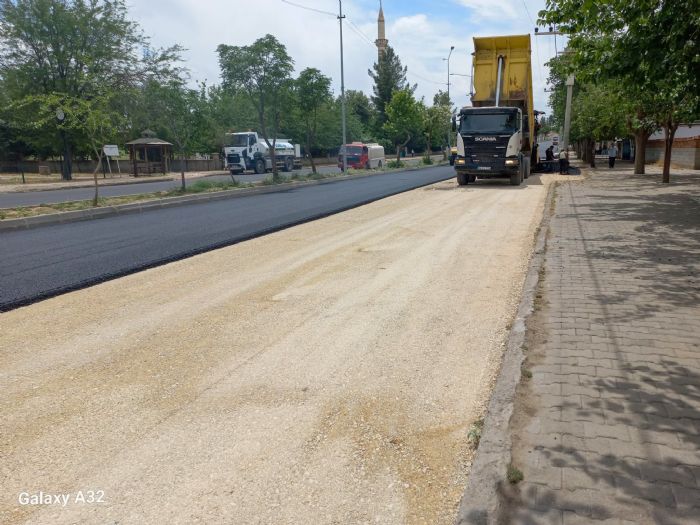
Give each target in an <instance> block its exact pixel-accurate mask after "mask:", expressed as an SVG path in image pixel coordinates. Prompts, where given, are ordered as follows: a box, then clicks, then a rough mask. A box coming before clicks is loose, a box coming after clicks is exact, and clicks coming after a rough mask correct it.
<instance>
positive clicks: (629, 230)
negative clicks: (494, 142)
mask: <svg viewBox="0 0 700 525" xmlns="http://www.w3.org/2000/svg"><path fill="white" fill-rule="evenodd" d="M659 186H660V185H659V184H657V183H655V182H651V181H648V180H646V179H644V178H642V177H638V176H631V177H624V178H620V176H619V174H616V173H610V174H604V175H597V176H596V177H595V178H594V179H593V180H592V181H590V182H589V183H587V184H586V185H584V187H579V188H577V189H576V190H574V189H573V187H572V186H570V185H567V186H564V187H562V190H561V191H560V195H559V203H558V204H559V205H558V206H557V213H556V215H555V217H554V218H553V220H552V228H553V233H552V239H551V241H550V244H549V247H548V254H547V262H546V277H545V280H544V284H543V289H544V291H545V294H546V296H547V297H548V298H550V299H551V304H550V305H549V306H545V309H544V310H543V314H544V317H545V318H548V319H550V320H552V319H553V320H554V321H553V322H552V323H550V325H549V326H548V328H547V329H546V335H545V340H544V342H543V343H542V344H541V345H539V346H538V347H536V348H532V349H530V357H529V358H528V359H529V360H531V364H532V371H533V381H532V385H530V386H528V387H524V389H521V390H522V392H523V395H525V396H530V399H531V400H532V403H533V404H534V406H535V407H536V408H535V410H534V411H533V412H534V414H533V416H532V417H530V418H528V421H529V425H530V427H528V428H530V429H532V430H531V433H529V434H527V435H526V436H525V437H524V438H523V439H522V440H521V442H520V444H517V445H516V449H517V450H514V456H515V457H518V458H519V459H520V460H521V461H523V462H524V463H525V465H524V468H523V471H524V474H525V482H524V483H522V484H521V487H519V489H516V490H511V494H510V496H509V497H510V498H511V500H512V503H511V505H508V510H507V511H506V515H505V516H504V517H503V520H502V521H503V522H504V523H568V521H567V519H568V518H567V516H568V517H569V518H572V522H574V521H575V520H573V518H576V519H578V521H575V522H576V523H589V522H594V521H596V520H612V521H611V523H612V522H614V523H622V522H624V523H664V524H673V525H676V524H678V525H680V524H686V523H696V524H697V523H700V280H699V279H700V278H699V277H698V275H699V270H700V198H699V197H700V176H692V175H691V176H688V177H687V178H685V179H684V180H683V181H682V182H679V183H677V184H676V185H675V186H674V187H672V188H669V187H668V186H665V187H664V188H663V189H662V190H661V191H660V190H659ZM559 309H560V310H561V311H558V310H559ZM560 334H562V335H560ZM567 336H568V337H567ZM557 367H559V368H557ZM557 370H558V373H556V371H557ZM553 371H554V373H553ZM544 396H547V401H548V402H547V405H546V406H545V404H543V399H544ZM516 410H517V409H516ZM548 429H549V431H547V430H548ZM506 492H507V491H506Z"/></svg>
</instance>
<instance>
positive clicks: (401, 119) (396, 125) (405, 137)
mask: <svg viewBox="0 0 700 525" xmlns="http://www.w3.org/2000/svg"><path fill="white" fill-rule="evenodd" d="M421 106H422V104H421V103H420V102H418V101H416V99H415V98H414V97H413V93H412V92H411V90H410V89H403V90H401V91H395V92H394V96H393V97H391V101H390V102H389V104H387V106H386V116H387V120H386V122H385V123H384V131H385V132H386V133H387V136H389V137H390V139H391V140H392V142H393V144H394V145H395V146H396V162H397V163H399V162H400V161H401V149H402V148H404V147H406V144H408V143H409V141H410V140H411V138H412V137H414V136H416V135H418V134H419V133H420V132H421V129H422V125H423V118H422V107H421Z"/></svg>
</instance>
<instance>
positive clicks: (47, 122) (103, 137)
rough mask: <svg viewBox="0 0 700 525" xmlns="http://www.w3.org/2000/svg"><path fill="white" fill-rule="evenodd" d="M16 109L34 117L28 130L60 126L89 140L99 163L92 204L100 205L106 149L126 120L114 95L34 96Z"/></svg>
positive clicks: (96, 166) (21, 102) (96, 165)
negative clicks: (114, 102)
mask: <svg viewBox="0 0 700 525" xmlns="http://www.w3.org/2000/svg"><path fill="white" fill-rule="evenodd" d="M12 109H13V110H16V111H17V113H19V114H21V115H31V119H28V120H26V121H25V126H26V127H27V128H34V129H47V128H51V127H53V126H58V129H59V130H60V131H62V132H65V133H66V134H68V133H72V134H74V135H78V134H80V135H82V136H84V137H85V140H86V141H87V144H88V146H89V149H90V153H91V155H93V157H94V158H95V159H96V161H97V163H96V164H95V169H94V170H93V173H92V176H93V180H94V183H95V184H94V185H95V194H94V197H93V200H92V205H93V206H97V204H98V200H99V184H98V183H97V172H98V171H99V168H100V166H101V164H102V158H103V155H104V152H103V148H102V146H103V145H104V144H106V143H108V142H110V141H112V139H113V138H114V137H115V136H116V135H117V134H118V133H119V131H120V129H121V128H123V127H124V120H123V117H122V116H121V115H119V114H118V113H116V112H114V111H113V109H112V106H111V100H110V95H109V94H97V95H94V96H93V97H91V98H90V99H85V98H78V97H67V96H66V95H64V94H63V93H51V94H48V95H31V96H26V97H24V98H22V99H21V101H19V102H17V103H15V104H13V106H12ZM57 117H60V118H57Z"/></svg>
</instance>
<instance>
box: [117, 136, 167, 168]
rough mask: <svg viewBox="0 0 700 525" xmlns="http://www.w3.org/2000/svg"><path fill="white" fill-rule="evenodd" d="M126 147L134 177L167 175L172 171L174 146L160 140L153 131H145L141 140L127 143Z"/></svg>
mask: <svg viewBox="0 0 700 525" xmlns="http://www.w3.org/2000/svg"><path fill="white" fill-rule="evenodd" d="M126 147H127V148H128V149H129V160H130V162H131V168H132V171H133V173H134V177H138V176H139V174H141V175H143V174H146V175H150V174H152V173H162V174H163V175H167V174H168V172H169V171H170V158H171V156H172V148H173V145H172V144H171V143H170V142H166V141H165V140H163V139H159V138H158V137H156V136H155V133H153V132H152V131H149V130H146V131H144V132H143V133H142V134H141V138H138V139H136V140H132V141H130V142H127V143H126Z"/></svg>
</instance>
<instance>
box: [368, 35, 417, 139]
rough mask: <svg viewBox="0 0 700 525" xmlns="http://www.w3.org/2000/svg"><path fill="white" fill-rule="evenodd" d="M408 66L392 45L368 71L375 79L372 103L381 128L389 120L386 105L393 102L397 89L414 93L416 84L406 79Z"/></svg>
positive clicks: (378, 126) (379, 128) (378, 125)
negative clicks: (403, 62) (411, 83)
mask: <svg viewBox="0 0 700 525" xmlns="http://www.w3.org/2000/svg"><path fill="white" fill-rule="evenodd" d="M407 71H408V68H407V67H405V66H403V65H402V64H401V59H400V58H399V56H398V55H397V54H396V53H395V52H394V49H393V48H392V47H391V46H388V47H387V48H386V51H385V52H384V54H383V55H382V57H381V59H380V60H378V61H377V62H376V63H375V64H374V66H373V68H372V69H370V70H368V71H367V73H368V74H369V76H370V77H371V78H372V80H373V81H374V86H373V88H372V89H373V95H372V103H373V104H374V108H375V110H376V126H377V129H378V130H381V129H382V127H383V126H384V123H385V122H386V121H387V112H386V106H387V105H388V104H389V102H391V99H392V97H393V95H394V92H395V91H408V92H410V93H414V92H415V90H416V86H415V85H413V86H411V85H410V84H409V83H408V81H407V80H406V73H407Z"/></svg>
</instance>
